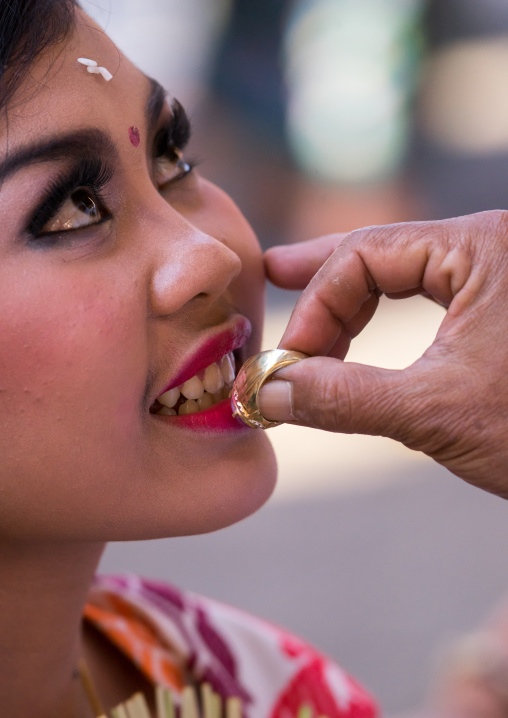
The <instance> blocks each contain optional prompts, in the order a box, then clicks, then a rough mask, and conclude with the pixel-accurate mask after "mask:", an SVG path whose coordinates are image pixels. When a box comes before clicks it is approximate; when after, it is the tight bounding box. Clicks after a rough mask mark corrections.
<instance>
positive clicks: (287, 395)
mask: <svg viewBox="0 0 508 718" xmlns="http://www.w3.org/2000/svg"><path fill="white" fill-rule="evenodd" d="M257 403H258V407H259V409H260V410H261V413H262V414H263V416H264V417H265V419H268V420H269V421H293V420H294V418H295V417H294V415H293V385H292V384H291V382H289V381H282V380H281V379H274V380H272V381H267V382H266V384H264V385H263V386H262V387H261V389H260V390H259V394H258V402H257Z"/></svg>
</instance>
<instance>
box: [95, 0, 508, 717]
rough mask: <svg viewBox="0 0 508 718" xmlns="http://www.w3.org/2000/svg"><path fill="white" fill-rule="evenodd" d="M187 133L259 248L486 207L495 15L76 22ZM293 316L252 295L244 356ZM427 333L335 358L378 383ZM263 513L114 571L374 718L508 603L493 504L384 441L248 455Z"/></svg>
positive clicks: (361, 5)
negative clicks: (174, 598)
mask: <svg viewBox="0 0 508 718" xmlns="http://www.w3.org/2000/svg"><path fill="white" fill-rule="evenodd" d="M83 6H84V7H85V9H86V10H87V12H89V13H90V14H91V15H93V16H94V17H95V18H96V19H97V20H98V22H99V23H100V24H101V25H102V26H103V27H104V28H105V29H106V30H107V31H108V33H109V34H110V35H111V36H112V38H113V39H114V40H115V42H117V44H118V45H119V47H120V48H121V49H122V50H124V51H125V52H126V54H128V55H129V57H131V59H133V60H134V61H135V62H136V63H137V64H138V65H139V66H140V67H141V68H142V69H143V70H144V71H145V72H147V73H148V74H150V75H152V76H154V77H156V78H157V79H158V80H159V81H161V82H162V83H163V84H164V85H165V86H166V87H167V88H168V90H169V91H170V93H171V95H174V96H176V97H178V98H179V99H180V100H181V101H182V103H183V104H184V106H185V107H186V108H187V110H188V113H189V115H190V116H191V118H192V123H193V127H194V137H193V140H192V142H191V146H190V150H189V155H190V156H197V157H199V158H202V160H203V161H202V166H201V170H202V172H203V173H204V174H205V175H206V176H207V177H208V178H209V179H211V180H213V181H215V182H217V183H218V184H219V185H220V186H222V187H223V188H224V189H226V191H228V192H229V193H230V194H231V195H232V197H233V198H234V199H235V200H236V202H237V203H238V204H239V205H240V207H241V209H242V210H243V211H244V213H245V214H246V216H247V218H248V219H249V221H250V222H251V223H252V225H253V226H254V228H255V230H256V231H257V233H258V236H259V238H260V241H261V243H262V245H263V247H265V248H267V247H269V246H271V245H273V244H279V243H284V242H295V241H301V240H304V239H307V238H310V237H313V236H318V235H320V234H325V233H329V232H338V231H349V230H351V229H354V228H356V227H360V226H366V225H370V224H381V223H391V222H401V221H406V220H419V219H433V218H434V219H439V218H444V217H450V216H457V215H461V214H468V213H472V212H477V211H482V210H487V209H493V208H503V207H506V202H505V192H506V189H505V188H506V187H507V186H508V4H507V3H506V2H505V1H504V0H429V1H428V2H425V1H424V0H236V1H234V0H143V2H142V3H141V2H139V1H138V0H94V2H93V3H92V2H88V1H87V0H85V1H84V2H83ZM296 298H297V294H296V293H293V292H282V291H280V290H276V289H275V288H269V290H268V313H267V326H266V332H265V347H266V348H271V347H273V346H276V344H277V343H278V340H279V338H280V336H281V334H282V331H283V328H284V326H285V323H286V322H287V319H288V317H289V314H290V312H291V308H292V306H293V305H294V302H295V301H296ZM442 316H443V311H442V310H441V309H439V308H438V307H436V306H433V305H432V304H431V303H430V302H428V301H426V300H424V299H421V298H414V299H411V300H407V301H404V302H390V301H382V303H381V308H380V310H379V312H378V314H377V315H376V317H375V318H374V320H373V322H372V323H371V325H370V326H369V327H368V328H367V330H366V331H365V332H364V334H362V336H361V337H359V338H357V339H356V340H355V342H353V347H352V351H351V355H350V358H351V359H352V360H355V361H364V362H368V363H371V364H376V365H378V366H386V367H391V368H398V367H403V366H407V365H408V364H410V363H411V362H412V361H414V359H416V358H417V357H418V356H419V355H420V354H421V353H422V352H423V351H424V350H425V348H426V347H427V346H428V345H429V344H430V342H431V341H432V339H433V337H434V335H435V333H436V331H437V328H438V326H439V323H440V321H441V318H442ZM270 436H271V438H272V439H273V443H274V445H275V448H276V451H277V456H278V460H279V465H280V474H281V476H280V481H279V486H278V488H277V490H276V492H275V495H274V497H273V499H272V501H271V503H270V504H269V505H268V506H267V507H266V508H265V509H263V510H262V511H261V512H259V513H258V514H257V515H256V516H254V517H252V518H250V519H248V520H247V521H245V522H242V523H241V524H239V525H237V526H234V527H232V528H230V529H227V530H224V531H222V532H219V533H217V534H213V535H209V536H204V537H191V538H185V539H176V540H171V541H158V542H144V543H136V544H113V545H112V546H111V547H110V548H109V549H108V552H107V553H106V555H105V557H104V559H103V562H102V566H101V568H102V570H104V571H136V572H139V573H142V574H145V575H148V576H159V577H164V578H167V579H169V580H171V581H174V582H175V583H178V584H180V585H182V586H185V587H187V588H189V589H192V590H195V591H199V592H202V593H205V594H207V595H211V596H213V597H216V598H219V599H221V600H224V601H226V602H228V603H234V604H236V605H239V606H242V607H244V608H246V609H248V610H250V611H252V612H254V613H256V614H259V615H262V616H264V617H266V618H268V619H270V620H272V621H275V622H277V623H280V624H283V625H285V626H287V627H288V628H290V629H292V630H293V631H295V632H297V633H299V634H301V635H302V636H304V637H305V638H307V639H308V640H310V641H311V642H313V643H315V644H316V645H318V646H319V647H321V649H322V650H324V651H326V652H327V653H328V654H330V655H332V656H333V657H334V658H336V659H337V660H338V661H339V662H340V663H341V664H342V665H343V666H344V667H345V668H346V669H348V670H349V671H350V672H352V673H354V675H355V676H357V677H358V678H359V679H360V680H361V681H362V682H363V683H364V684H365V685H366V686H367V687H368V688H369V689H370V690H371V691H372V692H373V693H374V694H375V695H376V696H377V697H378V699H379V701H380V703H381V705H382V707H383V709H384V712H385V713H388V714H390V715H394V714H401V713H410V712H412V711H414V710H416V709H419V708H421V706H422V705H423V703H424V700H425V696H426V694H427V692H428V689H429V685H430V684H431V682H432V673H433V670H434V669H433V666H434V663H435V660H436V656H437V655H438V654H439V652H440V650H441V648H442V647H443V646H445V645H447V644H448V643H449V642H450V641H453V640H454V639H455V638H456V637H457V636H460V635H461V634H463V633H464V632H468V631H470V630H471V629H473V628H475V627H476V626H477V625H478V623H479V622H480V621H481V620H482V619H483V618H484V617H485V616H486V615H487V613H488V612H489V611H490V609H491V607H492V606H494V605H495V604H496V603H497V602H498V601H499V600H501V599H502V598H503V595H504V592H505V590H506V589H508V569H507V568H506V567H505V563H506V562H505V559H504V547H505V545H506V542H507V540H508V521H507V520H506V519H507V517H506V511H507V509H506V507H505V504H504V503H503V502H502V501H501V500H499V499H495V498H493V497H491V496H488V495H484V494H481V493H480V492H479V491H477V490H475V489H473V488H471V487H468V486H467V485H464V484H463V483H462V482H460V481H459V480H458V479H456V478H455V477H453V476H452V475H450V474H448V473H447V472H446V471H444V470H443V469H440V468H439V467H437V466H435V465H433V464H432V462H430V461H427V460H426V459H425V458H422V457H421V456H419V455H416V454H414V453H412V452H410V451H409V450H406V449H404V448H403V447H400V446H397V445H395V444H394V443H393V442H390V441H389V440H384V439H379V438H373V437H359V436H352V437H343V436H331V435H328V434H318V433H317V432H312V431H311V430H306V429H300V428H295V427H279V428H277V429H275V430H273V431H272V432H271V433H270Z"/></svg>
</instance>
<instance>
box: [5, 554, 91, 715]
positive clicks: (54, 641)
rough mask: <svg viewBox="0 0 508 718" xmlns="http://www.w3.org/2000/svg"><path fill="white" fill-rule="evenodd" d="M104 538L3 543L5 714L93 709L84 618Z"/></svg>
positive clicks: (76, 712) (71, 712)
mask: <svg viewBox="0 0 508 718" xmlns="http://www.w3.org/2000/svg"><path fill="white" fill-rule="evenodd" d="M103 548H104V545H103V544H95V543H93V544H92V543H89V544H85V543H82V544H80V543H73V544H65V545H63V544H56V543H45V544H31V543H23V542H9V543H3V544H2V545H1V549H0V576H1V584H0V670H1V673H2V679H1V680H0V708H1V711H0V712H1V714H2V715H13V716H14V715H26V716H38V718H46V716H47V717H48V718H49V717H50V716H51V717H53V716H56V715H58V716H61V717H62V718H64V716H65V718H67V716H69V718H71V717H72V718H82V716H83V718H84V716H88V715H90V713H89V708H88V706H87V705H86V701H85V700H84V696H83V692H82V688H81V685H80V682H79V678H78V674H77V670H76V669H77V666H78V663H79V658H80V656H81V654H82V638H81V617H82V612H83V606H84V604H85V602H86V598H87V594H88V590H89V586H90V583H91V581H92V579H93V575H94V572H95V569H96V567H97V563H98V561H99V559H100V556H101V553H102V550H103Z"/></svg>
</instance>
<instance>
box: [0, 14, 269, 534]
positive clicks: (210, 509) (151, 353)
mask: <svg viewBox="0 0 508 718" xmlns="http://www.w3.org/2000/svg"><path fill="white" fill-rule="evenodd" d="M83 57H84V58H90V59H92V60H94V61H96V62H97V64H98V65H99V66H103V67H105V68H107V69H108V70H109V71H110V72H111V73H112V74H113V79H112V81H111V82H106V80H105V79H104V78H103V77H102V75H100V74H91V73H89V72H88V71H87V68H86V66H85V65H83V64H80V63H78V61H77V60H78V58H83ZM160 100H161V95H160V91H159V89H158V88H157V85H156V84H154V83H153V82H151V81H150V80H148V79H147V78H146V76H144V75H143V74H142V73H141V72H140V71H139V70H137V69H136V68H135V67H134V66H133V65H132V64H131V63H130V62H129V61H128V60H127V59H126V58H125V57H123V56H121V55H119V53H118V51H117V49H116V48H115V46H114V45H113V44H112V43H111V41H110V40H109V39H108V38H107V36H105V35H104V34H103V33H102V32H101V31H100V30H99V29H98V28H97V27H96V26H94V25H93V24H92V23H91V21H90V19H89V18H88V17H87V16H85V15H83V14H82V13H81V12H78V15H77V28H76V30H75V32H74V33H73V35H72V36H71V37H70V38H69V39H68V40H67V41H66V43H65V44H64V45H60V46H59V47H56V48H54V49H53V50H52V51H51V52H50V53H49V54H46V55H44V56H42V57H41V58H40V59H39V60H38V61H37V63H36V64H35V66H34V67H33V69H32V71H31V73H30V77H29V78H28V79H27V80H26V81H25V83H24V85H23V86H22V87H21V88H20V90H19V92H18V93H17V95H16V96H15V98H14V100H13V101H12V103H11V104H10V107H9V114H8V126H7V125H6V123H5V122H4V123H3V125H2V128H1V131H0V140H1V141H0V178H1V179H2V184H1V187H0V216H1V220H0V222H1V234H0V366H1V370H0V456H1V463H0V472H1V474H0V535H4V536H7V537H25V538H28V539H31V538H38V539H40V538H46V537H47V538H51V539H68V538H70V539H79V538H84V539H93V540H95V539H97V540H103V539H134V538H149V537H156V536H166V535H180V534H186V533H195V532H203V531H210V530H212V529H215V528H218V527H220V526H223V525H227V524H229V523H231V522H233V521H236V520H238V519H240V518H242V517H244V516H245V515H247V514H249V513H250V512H252V511H253V510H255V509H256V508H257V507H258V506H259V505H261V504H262V503H263V501H265V499H266V498H267V497H268V495H269V494H270V492H271V490H272V488H273V484H274V480H275V463H274V459H273V455H272V452H271V449H270V447H269V444H268V442H267V439H266V437H265V436H264V435H263V432H259V431H253V430H251V429H247V428H242V427H241V426H240V425H239V424H237V423H236V421H235V420H234V419H232V418H231V411H230V409H229V403H228V401H227V400H226V401H224V400H223V401H222V402H221V401H220V398H221V394H220V389H218V387H219V385H220V383H221V378H220V376H219V372H218V369H217V367H213V366H212V368H211V369H209V370H208V372H207V376H206V377H205V376H204V375H203V372H204V370H205V369H206V368H207V367H208V366H210V365H214V364H217V365H221V362H222V369H223V372H222V374H224V375H225V376H226V379H228V378H229V379H230V376H229V375H228V369H227V360H226V363H225V362H223V361H222V360H223V357H224V356H225V355H226V354H228V353H230V352H234V357H235V361H236V362H237V364H240V363H241V362H243V361H244V360H245V359H246V358H247V357H248V356H249V355H251V354H253V353H255V352H256V351H258V349H259V343H260V331H261V323H262V311H263V309H262V292H263V282H264V279H263V267H262V263H261V254H260V250H259V247H258V244H257V241H256V238H255V236H254V234H253V232H252V230H251V229H250V227H249V225H248V224H247V222H246V221H245V219H244V218H243V216H242V215H241V214H240V212H239V210H238V209H237V208H236V206H235V205H234V204H233V202H232V201H231V200H230V199H229V197H227V196H226V195H225V194H224V193H223V192H222V191H221V190H219V189H218V188H217V187H215V186H214V185H212V184H211V183H209V182H207V181H206V180H204V179H203V178H202V177H200V176H199V175H198V174H197V172H196V171H189V167H188V166H187V165H186V163H185V157H183V158H182V157H181V156H180V152H179V150H180V149H182V144H183V143H185V134H186V129H185V122H184V121H183V120H182V117H181V113H180V112H179V110H178V108H177V107H174V108H173V110H172V109H171V108H170V106H168V104H163V105H162V107H161V103H160ZM237 368H238V367H237ZM195 375H197V376H198V379H200V381H197V380H196V379H192V377H193V376H195ZM189 379H192V381H190V382H189V384H188V385H187V389H186V390H187V393H188V394H191V395H193V396H194V394H196V395H199V394H200V392H201V391H202V390H203V389H204V387H208V389H209V391H207V392H206V395H205V394H202V396H201V397H200V400H199V402H197V400H196V402H197V403H198V404H199V406H204V405H206V404H207V403H208V404H210V403H214V406H212V407H211V408H209V409H207V410H206V411H199V412H198V413H191V414H185V415H177V416H172V415H170V416H163V415H160V414H157V413H155V412H156V411H159V410H160V409H161V404H160V403H159V402H157V401H156V400H157V397H159V396H161V394H163V393H164V392H165V391H166V390H168V389H171V388H174V387H178V386H181V385H182V384H183V383H184V382H186V381H187V380H189ZM214 382H215V384H214ZM184 389H185V388H184ZM216 390H217V391H216ZM214 391H215V394H214ZM223 391H224V392H225V390H223ZM224 395H225V393H224V394H222V396H224ZM167 396H168V400H167V403H169V404H171V403H172V402H173V401H174V400H175V397H176V401H177V403H176V411H178V412H185V411H187V410H188V409H191V410H192V409H195V408H196V406H195V405H194V404H189V405H188V406H187V407H186V408H184V409H181V408H180V406H181V405H182V403H184V402H185V399H184V398H182V396H181V394H180V393H179V392H178V390H177V391H176V392H170V393H169V395H167ZM203 401H204V403H203ZM169 413H171V412H169Z"/></svg>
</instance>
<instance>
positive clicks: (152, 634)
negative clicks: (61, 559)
mask: <svg viewBox="0 0 508 718" xmlns="http://www.w3.org/2000/svg"><path fill="white" fill-rule="evenodd" d="M85 617H86V618H87V619H88V620H90V621H92V622H93V623H94V625H95V626H96V627H97V628H98V629H99V630H101V631H102V632H103V633H105V634H106V635H107V636H108V638H110V640H112V641H113V642H114V643H116V644H117V646H118V647H119V648H120V649H121V650H122V651H123V652H124V653H126V654H127V655H129V656H130V657H131V658H132V660H133V661H134V662H136V663H137V664H138V665H139V667H140V668H141V669H142V670H143V671H144V672H145V673H146V674H147V675H148V677H149V678H150V679H151V680H153V681H154V682H159V683H163V684H166V685H168V687H170V688H173V689H174V690H176V691H179V690H180V689H181V687H182V685H183V683H184V682H185V675H188V673H189V671H190V672H191V674H192V676H193V678H194V680H196V681H197V682H207V683H210V684H211V685H212V687H213V688H214V690H215V691H217V692H218V693H220V694H221V695H222V696H223V697H227V696H232V695H235V696H239V697H240V698H241V699H242V702H243V705H244V709H245V710H244V714H245V715H246V716H249V718H282V716H284V718H290V717H291V716H296V715H297V714H298V712H299V710H300V708H301V707H302V705H309V706H311V707H312V708H313V710H315V714H317V715H321V716H328V718H372V717H373V716H374V715H376V707H375V704H374V702H373V701H372V699H371V698H370V696H369V695H368V694H367V693H366V692H365V691H364V690H363V688H361V687H360V686H359V685H358V684H357V683H356V681H354V680H353V679H352V678H351V677H350V676H349V675H348V674H347V673H346V672H344V671H343V670H342V669H341V668H340V667H339V666H337V664H336V663H334V662H333V661H332V660H331V659H329V658H327V657H326V656H324V655H323V654H321V653H320V652H319V651H318V650H316V649H315V648H313V647H312V646H310V645H309V644H308V643H306V642H305V641H303V640H302V639H300V638H298V637H297V636H295V635H293V634H291V633H290V632H288V631H286V630H284V629H283V628H280V627H278V626H275V625H273V624H272V623H270V622H268V621H265V620H263V619H261V618H257V617H256V616H253V615H251V614H249V613H247V612H245V611H242V610H240V609H238V608H235V607H233V606H229V605H227V604H225V603H222V602H220V601H216V600H214V599H211V598H206V597H204V596H201V595H198V594H195V593H192V592H189V591H183V590H181V589H179V588H177V587H175V586H173V585H171V584H169V583H166V582H161V581H156V580H152V579H145V578H140V577H139V576H134V575H122V576H97V577H96V579H95V581H94V584H93V586H92V589H91V592H90V596H89V602H88V604H87V607H86V610H85ZM140 661H141V662H140Z"/></svg>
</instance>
